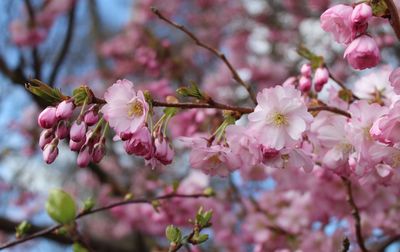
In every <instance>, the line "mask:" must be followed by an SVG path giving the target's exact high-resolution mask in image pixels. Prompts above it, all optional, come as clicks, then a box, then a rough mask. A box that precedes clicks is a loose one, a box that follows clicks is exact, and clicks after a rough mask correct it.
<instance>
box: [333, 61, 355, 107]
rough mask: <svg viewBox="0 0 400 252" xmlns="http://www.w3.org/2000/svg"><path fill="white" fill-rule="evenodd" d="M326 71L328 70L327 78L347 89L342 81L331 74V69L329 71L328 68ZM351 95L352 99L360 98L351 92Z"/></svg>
mask: <svg viewBox="0 0 400 252" xmlns="http://www.w3.org/2000/svg"><path fill="white" fill-rule="evenodd" d="M327 69H328V68H327ZM328 72H329V78H331V80H333V81H334V82H336V83H337V84H338V85H339V86H340V87H341V88H342V89H344V90H349V89H348V88H346V86H345V85H344V83H343V82H342V81H340V80H339V79H337V78H336V77H335V76H333V74H332V73H331V71H329V69H328ZM349 91H351V90H349ZM351 96H352V97H353V99H354V100H360V98H359V97H357V96H356V95H355V94H354V93H353V92H351Z"/></svg>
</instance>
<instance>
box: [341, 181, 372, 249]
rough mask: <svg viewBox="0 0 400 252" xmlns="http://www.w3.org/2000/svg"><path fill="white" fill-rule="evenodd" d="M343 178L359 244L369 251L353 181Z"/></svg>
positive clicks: (361, 247)
mask: <svg viewBox="0 0 400 252" xmlns="http://www.w3.org/2000/svg"><path fill="white" fill-rule="evenodd" d="M341 178H342V181H343V183H344V184H345V186H346V191H347V202H348V203H349V205H350V206H351V208H352V211H351V214H352V215H353V218H354V221H355V229H356V238H357V243H358V246H360V249H361V251H362V252H368V249H367V248H366V247H365V242H364V238H363V236H362V229H361V217H360V210H359V209H358V207H357V205H356V203H355V201H354V196H353V189H352V186H351V181H350V180H349V179H348V178H346V177H343V176H342V177H341Z"/></svg>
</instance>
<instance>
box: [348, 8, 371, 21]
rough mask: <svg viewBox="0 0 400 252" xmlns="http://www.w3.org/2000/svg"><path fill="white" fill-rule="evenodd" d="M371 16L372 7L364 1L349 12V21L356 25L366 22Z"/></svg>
mask: <svg viewBox="0 0 400 252" xmlns="http://www.w3.org/2000/svg"><path fill="white" fill-rule="evenodd" d="M371 17H372V8H371V6H369V5H368V4H366V3H362V4H357V5H356V7H355V8H354V9H353V12H352V13H351V22H352V23H353V25H354V24H356V25H363V24H366V23H368V21H369V19H370V18H371Z"/></svg>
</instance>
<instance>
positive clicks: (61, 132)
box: [56, 120, 69, 139]
mask: <svg viewBox="0 0 400 252" xmlns="http://www.w3.org/2000/svg"><path fill="white" fill-rule="evenodd" d="M68 133H69V132H68V124H67V122H66V121H64V120H62V121H60V122H59V123H58V125H57V129H56V136H57V137H58V138H59V139H64V138H66V137H67V136H68Z"/></svg>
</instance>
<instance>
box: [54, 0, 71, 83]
mask: <svg viewBox="0 0 400 252" xmlns="http://www.w3.org/2000/svg"><path fill="white" fill-rule="evenodd" d="M75 9H76V4H74V5H73V6H72V9H71V10H70V11H69V15H68V28H67V33H66V35H65V39H64V43H63V45H62V47H61V50H60V53H59V55H58V57H57V60H56V63H55V64H54V68H53V71H52V72H51V74H50V77H49V82H48V83H49V84H50V85H51V86H53V85H54V83H53V82H54V81H55V79H56V77H57V74H58V72H59V69H60V67H61V65H62V63H63V62H64V60H65V56H66V55H67V53H68V50H69V48H70V45H71V41H72V37H73V34H74V27H75V25H74V20H75Z"/></svg>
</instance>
